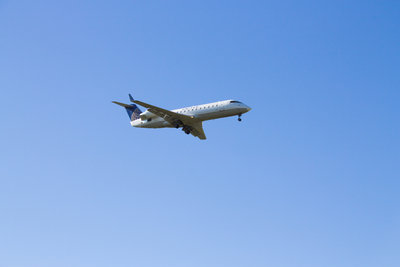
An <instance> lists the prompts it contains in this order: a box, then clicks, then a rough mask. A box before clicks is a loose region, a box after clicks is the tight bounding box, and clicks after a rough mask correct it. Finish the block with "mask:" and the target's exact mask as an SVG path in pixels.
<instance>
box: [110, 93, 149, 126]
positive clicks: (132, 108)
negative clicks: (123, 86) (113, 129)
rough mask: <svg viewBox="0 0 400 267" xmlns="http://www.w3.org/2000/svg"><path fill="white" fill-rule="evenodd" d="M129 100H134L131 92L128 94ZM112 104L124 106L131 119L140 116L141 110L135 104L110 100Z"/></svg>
mask: <svg viewBox="0 0 400 267" xmlns="http://www.w3.org/2000/svg"><path fill="white" fill-rule="evenodd" d="M129 100H130V101H131V102H133V101H134V99H133V97H132V96H131V94H129ZM112 102H113V103H114V104H117V105H120V106H122V107H124V108H125V109H126V112H127V113H128V116H129V119H130V120H131V121H134V120H137V119H139V118H140V114H141V113H142V111H141V110H140V109H139V108H138V106H136V105H135V104H130V105H129V104H124V103H121V102H117V101H112Z"/></svg>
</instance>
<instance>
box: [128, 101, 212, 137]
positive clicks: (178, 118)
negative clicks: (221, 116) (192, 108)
mask: <svg viewBox="0 0 400 267" xmlns="http://www.w3.org/2000/svg"><path fill="white" fill-rule="evenodd" d="M131 101H132V102H134V103H136V104H138V105H141V106H143V107H145V108H147V110H148V111H149V112H151V113H153V114H155V115H157V116H159V117H161V118H163V119H164V120H166V121H167V122H169V123H170V124H171V125H172V126H174V127H176V128H179V127H181V126H182V127H183V131H185V132H186V133H187V134H189V133H191V134H192V135H193V136H195V137H198V138H200V139H201V140H205V139H206V135H205V134H204V130H203V123H202V122H201V121H199V120H198V119H196V118H195V117H193V116H187V115H183V114H179V113H176V112H173V111H170V110H166V109H163V108H159V107H156V106H153V105H150V104H147V103H144V102H142V101H138V100H131Z"/></svg>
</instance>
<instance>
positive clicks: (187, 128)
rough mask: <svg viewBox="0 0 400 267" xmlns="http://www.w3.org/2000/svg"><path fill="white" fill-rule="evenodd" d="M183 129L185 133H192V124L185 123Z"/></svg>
mask: <svg viewBox="0 0 400 267" xmlns="http://www.w3.org/2000/svg"><path fill="white" fill-rule="evenodd" d="M182 131H184V132H185V134H190V132H191V128H190V126H186V125H185V126H183V128H182Z"/></svg>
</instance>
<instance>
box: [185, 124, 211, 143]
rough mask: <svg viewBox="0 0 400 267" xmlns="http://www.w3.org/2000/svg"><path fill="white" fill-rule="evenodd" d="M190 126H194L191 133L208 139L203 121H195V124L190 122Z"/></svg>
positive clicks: (202, 138)
mask: <svg viewBox="0 0 400 267" xmlns="http://www.w3.org/2000/svg"><path fill="white" fill-rule="evenodd" d="M189 126H190V127H192V130H191V132H190V133H191V134H192V135H193V136H195V137H198V138H200V139H201V140H205V139H207V138H206V135H205V133H204V130H203V123H202V122H201V121H200V122H196V123H193V124H189Z"/></svg>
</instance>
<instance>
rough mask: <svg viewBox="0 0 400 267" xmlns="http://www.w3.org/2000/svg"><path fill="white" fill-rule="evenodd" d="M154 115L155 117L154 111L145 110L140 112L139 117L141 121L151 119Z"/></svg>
mask: <svg viewBox="0 0 400 267" xmlns="http://www.w3.org/2000/svg"><path fill="white" fill-rule="evenodd" d="M154 117H156V115H155V114H154V113H151V112H149V111H148V110H146V111H145V112H142V113H141V114H140V119H141V120H142V121H145V120H148V119H152V118H154Z"/></svg>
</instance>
